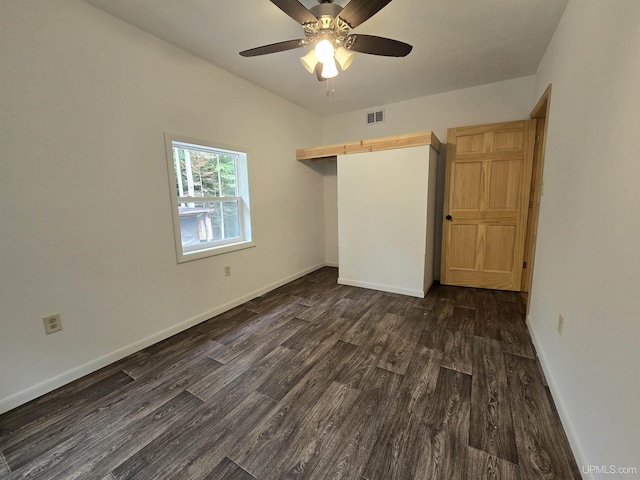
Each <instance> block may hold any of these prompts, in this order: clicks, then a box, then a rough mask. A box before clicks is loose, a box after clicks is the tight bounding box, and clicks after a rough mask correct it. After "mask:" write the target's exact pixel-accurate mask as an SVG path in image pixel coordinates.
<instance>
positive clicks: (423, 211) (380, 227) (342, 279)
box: [338, 145, 437, 298]
mask: <svg viewBox="0 0 640 480" xmlns="http://www.w3.org/2000/svg"><path fill="white" fill-rule="evenodd" d="M436 164H437V155H436V153H435V150H433V149H432V148H431V147H429V146H425V145H422V146H417V147H409V148H398V149H393V150H382V151H375V152H363V153H354V154H349V155H340V156H338V232H339V233H338V239H339V240H338V245H339V250H340V253H339V258H340V262H339V263H340V269H339V277H338V283H341V284H344V285H353V286H356V287H364V288H371V289H374V290H382V291H385V292H393V293H401V294H404V295H411V296H414V297H420V298H422V297H424V294H425V292H426V291H427V290H428V289H429V287H431V284H432V282H433V261H432V258H433V241H434V229H433V222H434V212H435V205H434V203H435V202H431V203H429V202H428V200H430V199H433V200H435V195H434V194H433V193H434V192H432V190H435V174H436V170H435V167H436ZM429 236H430V238H429ZM429 256H430V257H431V258H428V257H429ZM427 268H428V269H429V271H425V270H426V269H427Z"/></svg>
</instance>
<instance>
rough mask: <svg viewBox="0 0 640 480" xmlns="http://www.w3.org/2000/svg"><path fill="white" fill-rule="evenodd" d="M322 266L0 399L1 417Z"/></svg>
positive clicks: (316, 266)
mask: <svg viewBox="0 0 640 480" xmlns="http://www.w3.org/2000/svg"><path fill="white" fill-rule="evenodd" d="M324 266H325V264H324V263H321V264H318V265H315V266H313V267H309V268H306V269H304V270H302V271H300V272H298V273H295V274H293V275H289V276H288V277H285V278H283V279H281V280H278V281H277V282H273V283H271V284H269V285H267V286H265V287H262V288H260V289H258V290H255V291H253V292H251V293H248V294H246V295H243V296H242V297H240V298H237V299H235V300H233V301H231V302H228V303H226V304H224V305H221V306H219V307H216V308H213V309H211V310H209V311H206V312H203V313H201V314H199V315H196V316H195V317H192V318H189V319H187V320H185V321H183V322H180V323H178V324H176V325H173V326H171V327H169V328H167V329H165V330H161V331H160V332H157V333H154V334H153V335H149V336H148V337H145V338H143V339H141V340H138V341H136V342H134V343H131V344H129V345H127V346H125V347H122V348H119V349H118V350H115V351H113V352H110V353H108V354H106V355H103V356H101V357H98V358H96V359H94V360H91V361H89V362H87V363H84V364H82V365H80V366H78V367H76V368H72V369H71V370H67V371H66V372H63V373H61V374H60V375H57V376H55V377H53V378H50V379H48V380H45V381H44V382H41V383H38V384H37V385H34V386H32V387H29V388H27V389H25V390H22V391H20V392H18V393H15V394H13V395H11V396H9V397H6V398H3V399H1V400H0V414H2V413H5V412H8V411H9V410H12V409H14V408H16V407H19V406H20V405H23V404H25V403H27V402H30V401H31V400H34V399H36V398H38V397H40V396H42V395H44V394H46V393H49V392H51V391H53V390H55V389H56V388H59V387H62V386H63V385H66V384H67V383H70V382H73V381H74V380H77V379H78V378H81V377H84V376H85V375H88V374H89V373H93V372H95V371H96V370H99V369H101V368H103V367H106V366H107V365H110V364H112V363H114V362H117V361H118V360H121V359H123V358H124V357H126V356H128V355H131V354H132V353H135V352H138V351H140V350H142V349H143V348H147V347H149V346H151V345H153V344H154V343H158V342H160V341H162V340H164V339H166V338H169V337H171V336H172V335H175V334H176V333H180V332H182V331H184V330H186V329H188V328H191V327H193V326H195V325H198V324H199V323H202V322H204V321H205V320H208V319H210V318H212V317H215V316H216V315H220V314H221V313H224V312H226V311H228V310H231V309H232V308H235V307H237V306H239V305H242V304H243V303H245V302H248V301H249V300H252V299H254V298H256V297H259V296H261V295H264V294H265V293H267V292H270V291H271V290H275V289H276V288H278V287H281V286H282V285H286V284H287V283H289V282H292V281H293V280H296V279H298V278H300V277H304V276H305V275H307V274H308V273H311V272H314V271H316V270H318V269H319V268H322V267H324Z"/></svg>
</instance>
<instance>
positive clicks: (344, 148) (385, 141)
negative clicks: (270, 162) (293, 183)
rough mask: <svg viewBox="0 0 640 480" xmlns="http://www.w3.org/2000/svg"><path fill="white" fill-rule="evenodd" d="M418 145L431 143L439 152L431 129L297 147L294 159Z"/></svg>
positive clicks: (322, 158) (321, 158) (323, 158)
mask: <svg viewBox="0 0 640 480" xmlns="http://www.w3.org/2000/svg"><path fill="white" fill-rule="evenodd" d="M419 145H431V147H433V149H434V150H435V151H436V152H440V140H438V137H436V136H435V134H434V133H433V132H431V131H428V132H419V133H409V134H406V135H394V136H393V137H383V138H372V139H370V140H360V141H358V142H347V143H340V144H336V145H323V146H321V147H311V148H299V149H298V150H296V160H311V161H312V162H325V161H327V160H334V159H335V158H336V157H337V156H338V155H345V154H348V153H362V152H374V151H376V150H389V149H392V148H404V147H416V146H419Z"/></svg>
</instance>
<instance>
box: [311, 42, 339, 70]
mask: <svg viewBox="0 0 640 480" xmlns="http://www.w3.org/2000/svg"><path fill="white" fill-rule="evenodd" d="M315 54H316V58H317V59H318V61H319V62H320V63H323V64H326V63H329V60H333V57H334V56H335V48H334V47H333V43H331V41H330V40H327V39H326V38H325V39H324V40H320V41H319V42H318V43H317V44H316V48H315Z"/></svg>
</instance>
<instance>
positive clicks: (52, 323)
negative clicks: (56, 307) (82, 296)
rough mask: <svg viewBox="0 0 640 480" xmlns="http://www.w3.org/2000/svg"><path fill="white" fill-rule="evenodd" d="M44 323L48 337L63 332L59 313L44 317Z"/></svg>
mask: <svg viewBox="0 0 640 480" xmlns="http://www.w3.org/2000/svg"><path fill="white" fill-rule="evenodd" d="M42 322H43V323H44V331H45V333H46V334H47V335H49V334H50V333H55V332H59V331H60V330H62V320H61V319H60V314H59V313H54V314H53V315H47V316H46V317H42Z"/></svg>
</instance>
